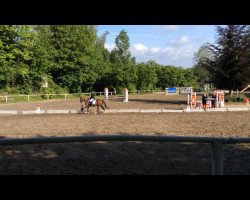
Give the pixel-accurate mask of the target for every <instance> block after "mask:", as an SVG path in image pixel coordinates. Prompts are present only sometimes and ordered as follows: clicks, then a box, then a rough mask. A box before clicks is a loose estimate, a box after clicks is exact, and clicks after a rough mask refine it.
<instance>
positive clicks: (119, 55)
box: [110, 30, 134, 64]
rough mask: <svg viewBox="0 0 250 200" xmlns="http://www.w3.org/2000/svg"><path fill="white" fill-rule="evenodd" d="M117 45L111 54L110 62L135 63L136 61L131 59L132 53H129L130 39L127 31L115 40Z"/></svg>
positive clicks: (122, 32) (123, 31)
mask: <svg viewBox="0 0 250 200" xmlns="http://www.w3.org/2000/svg"><path fill="white" fill-rule="evenodd" d="M115 44H116V47H115V48H114V49H113V50H112V51H111V54H110V61H111V62H112V63H123V64H126V63H129V62H133V61H134V59H133V58H132V57H131V52H130V51H129V47H130V43H129V37H128V35H127V32H126V31H125V30H122V31H121V32H120V33H119V35H118V36H117V37H116V38H115Z"/></svg>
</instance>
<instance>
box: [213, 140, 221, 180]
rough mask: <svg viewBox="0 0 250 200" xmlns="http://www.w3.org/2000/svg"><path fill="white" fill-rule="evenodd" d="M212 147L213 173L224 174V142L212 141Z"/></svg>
mask: <svg viewBox="0 0 250 200" xmlns="http://www.w3.org/2000/svg"><path fill="white" fill-rule="evenodd" d="M211 147H212V175H223V144H222V143H220V142H213V143H211Z"/></svg>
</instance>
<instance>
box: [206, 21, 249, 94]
mask: <svg viewBox="0 0 250 200" xmlns="http://www.w3.org/2000/svg"><path fill="white" fill-rule="evenodd" d="M216 30H217V33H218V38H217V41H216V44H215V45H213V44H208V45H209V50H210V51H211V52H212V53H213V58H214V59H210V58H208V59H207V64H206V69H207V70H208V71H209V72H210V74H211V75H212V80H213V83H214V85H215V86H216V87H217V88H220V89H229V90H230V92H231V91H232V90H236V89H238V88H243V87H244V86H245V85H246V84H247V83H248V82H249V77H250V74H249V73H250V68H249V57H248V56H247V52H249V39H247V38H248V35H249V34H248V31H247V27H246V26H245V25H228V26H226V27H221V26H218V27H217V28H216Z"/></svg>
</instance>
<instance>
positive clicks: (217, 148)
mask: <svg viewBox="0 0 250 200" xmlns="http://www.w3.org/2000/svg"><path fill="white" fill-rule="evenodd" d="M94 141H150V142H190V143H209V144H211V155H212V175H223V145H224V144H235V143H250V138H238V137H237V138H234V137H223V138H221V137H184V136H143V135H102V136H100V135H91V136H71V137H44V138H20V139H0V145H22V144H44V143H45V144H47V143H72V142H94Z"/></svg>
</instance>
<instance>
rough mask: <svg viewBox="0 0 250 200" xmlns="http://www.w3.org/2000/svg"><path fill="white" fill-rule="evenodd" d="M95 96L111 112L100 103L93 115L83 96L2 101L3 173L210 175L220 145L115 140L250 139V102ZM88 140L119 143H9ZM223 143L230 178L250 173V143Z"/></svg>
mask: <svg viewBox="0 0 250 200" xmlns="http://www.w3.org/2000/svg"><path fill="white" fill-rule="evenodd" d="M220 94H222V93H220V91H219V92H218V95H220ZM96 99H101V100H103V101H105V103H106V104H107V107H108V108H106V109H102V108H101V107H100V110H99V111H98V110H97V107H95V106H94V107H89V110H88V111H87V109H86V106H84V109H82V110H81V107H82V103H83V102H80V100H79V98H74V99H52V100H45V101H33V102H23V103H1V104H0V120H1V124H0V141H1V140H2V141H4V140H6V145H1V143H0V146H1V148H0V174H191V175H209V174H211V173H212V168H214V167H215V168H216V167H218V166H216V164H214V163H213V162H214V161H216V159H220V158H216V156H215V155H217V154H216V151H217V150H218V148H217V147H216V145H217V143H218V142H215V143H213V142H211V143H209V142H206V141H205V140H204V142H197V141H196V140H197V139H194V140H190V141H189V140H187V142H185V140H183V141H184V142H178V139H171V140H169V142H164V141H160V140H159V141H151V139H147V138H146V139H145V140H142V141H140V140H139V139H138V138H137V139H136V140H134V141H133V139H132V140H131V141H130V140H129V139H124V138H123V139H121V141H119V139H117V138H116V136H121V137H130V136H133V137H135V136H138V137H141V136H142V137H143V136H145V137H150V136H155V137H165V136H166V137H173V138H174V137H182V138H184V137H185V138H186V137H187V138H188V137H191V138H219V139H220V138H222V139H225V138H229V141H230V138H232V141H233V138H242V139H243V140H242V141H244V139H249V137H250V124H249V119H250V106H249V102H248V104H247V103H245V102H238V103H228V102H224V100H223V103H222V102H219V100H221V101H222V97H219V96H218V97H217V99H218V105H216V108H211V103H208V105H207V107H206V109H203V107H202V106H201V103H200V102H201V100H202V94H201V93H195V94H194V93H192V92H191V93H189V94H188V95H187V94H171V95H167V94H165V93H164V92H158V93H147V94H129V91H127V90H126V89H124V94H123V95H120V96H118V95H109V93H105V90H104V95H103V96H96ZM85 105H86V104H85ZM97 111H98V112H97ZM85 136H86V137H90V138H91V137H92V136H93V137H96V136H100V137H106V136H107V137H108V136H110V137H111V136H112V137H114V138H116V139H115V140H114V141H109V140H107V141H106V139H101V140H100V141H98V140H95V141H94V140H93V141H92V140H91V139H90V140H89V141H85V142H80V140H79V141H78V142H67V141H64V142H62V143H60V142H55V143H53V142H51V143H46V142H43V144H42V143H40V142H37V143H34V144H33V143H29V142H26V143H25V141H23V142H22V144H21V142H20V143H18V142H17V143H16V144H15V145H10V144H12V143H13V144H14V142H11V141H9V140H11V139H13V140H14V138H15V139H23V138H27V139H32V138H40V139H42V138H59V137H79V138H80V137H85ZM7 140H8V141H7ZM175 140H176V141H175ZM76 141H77V140H76ZM201 141H203V140H201ZM209 141H210V140H209ZM211 141H212V140H211ZM218 141H219V140H218ZM246 141H247V140H246ZM8 142H9V143H8ZM222 143H223V145H222V146H220V148H221V151H223V158H222V160H223V166H219V168H222V167H223V174H250V156H249V155H250V144H249V143H248V142H246V143H244V142H239V143H237V142H235V143H233V142H229V143H224V142H222ZM3 144H4V142H3ZM220 144H221V143H220ZM213 145H214V146H213ZM211 157H212V160H213V162H212V163H211Z"/></svg>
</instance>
